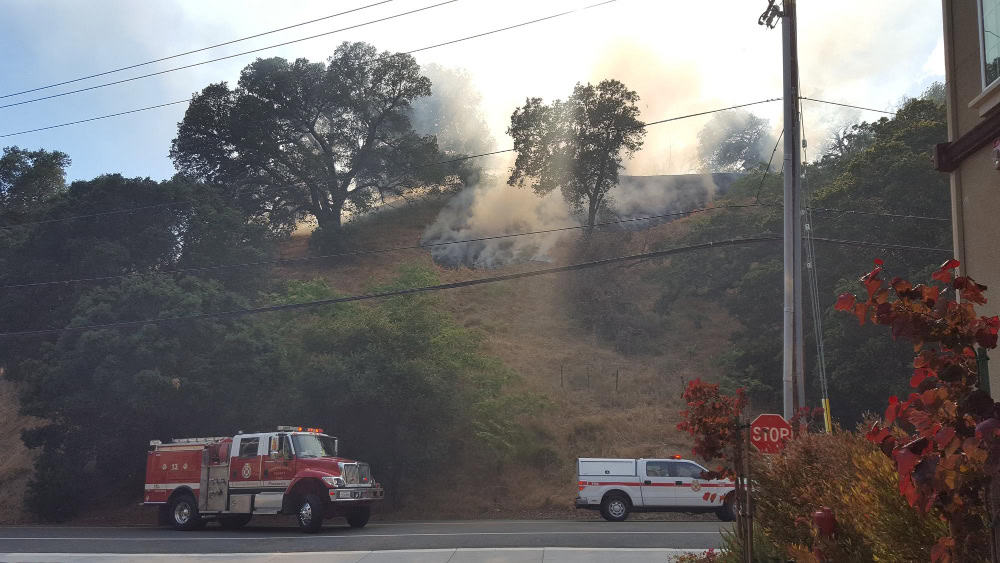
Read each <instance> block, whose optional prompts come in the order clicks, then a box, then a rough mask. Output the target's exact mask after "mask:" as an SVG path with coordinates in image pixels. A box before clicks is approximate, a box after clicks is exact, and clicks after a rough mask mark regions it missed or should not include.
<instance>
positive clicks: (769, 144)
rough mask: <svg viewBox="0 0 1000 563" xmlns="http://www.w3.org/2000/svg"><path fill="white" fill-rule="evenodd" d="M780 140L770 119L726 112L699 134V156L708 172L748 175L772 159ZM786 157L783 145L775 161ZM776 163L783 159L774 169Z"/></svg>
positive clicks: (707, 124)
mask: <svg viewBox="0 0 1000 563" xmlns="http://www.w3.org/2000/svg"><path fill="white" fill-rule="evenodd" d="M777 140H778V134H777V133H775V132H772V130H771V127H770V124H769V123H768V121H767V120H766V119H763V118H760V117H758V116H756V115H754V114H752V113H750V112H748V111H746V110H732V111H724V112H720V113H717V114H715V115H714V116H713V117H712V119H711V120H709V122H708V123H706V124H705V126H704V127H703V128H702V130H701V131H700V132H699V133H698V156H699V158H700V160H701V166H702V168H703V169H705V170H706V171H712V172H747V171H751V170H756V169H758V168H759V167H760V166H761V164H762V163H767V162H768V161H769V160H770V158H771V152H772V151H774V150H775V148H774V147H775V145H776V143H777ZM782 154H783V151H782V150H781V147H780V146H779V147H778V152H776V153H775V159H779V158H780V157H781V155H782ZM774 162H781V160H776V161H772V164H771V166H772V168H773V167H774Z"/></svg>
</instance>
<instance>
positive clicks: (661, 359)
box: [277, 200, 730, 518]
mask: <svg viewBox="0 0 1000 563" xmlns="http://www.w3.org/2000/svg"><path fill="white" fill-rule="evenodd" d="M443 205H444V202H443V201H441V200H431V201H425V202H420V203H415V204H411V205H408V206H406V207H403V208H400V209H397V210H391V211H385V212H382V213H380V214H378V215H376V216H374V217H370V218H366V219H363V220H360V221H357V222H354V223H352V224H351V226H350V227H349V233H350V240H351V246H352V247H356V248H385V247H394V246H409V245H414V244H417V243H418V242H419V241H420V238H421V235H422V233H423V231H424V229H425V228H426V226H427V225H429V224H430V223H431V222H433V221H434V219H435V217H436V216H437V213H438V211H439V210H440V209H441V207H443ZM684 228H685V222H684V221H678V222H674V223H668V224H662V225H658V226H655V227H653V228H651V229H647V230H644V231H639V232H631V233H629V232H620V231H619V232H609V233H597V234H595V235H594V236H595V237H596V238H600V239H602V246H603V247H606V249H605V252H608V251H609V250H610V251H611V252H613V253H621V254H626V253H636V252H642V251H644V250H648V249H649V248H650V247H652V246H653V245H655V244H656V243H658V242H661V241H664V240H669V239H670V238H672V237H673V236H676V235H677V234H678V233H680V232H682V231H683V230H684ZM307 237H308V230H307V229H303V230H300V231H299V232H297V233H295V235H293V237H292V239H291V240H290V241H289V242H288V244H286V245H285V246H284V247H283V249H282V255H283V256H284V257H289V258H291V257H299V256H302V255H304V253H305V252H306V248H307ZM577 237H579V235H578V234H573V235H568V236H566V237H564V238H563V239H562V240H561V241H560V245H559V250H557V252H556V253H554V256H553V258H554V260H553V263H551V264H539V263H534V264H520V265H515V266H509V267H505V268H498V269H492V270H470V269H467V268H459V269H450V268H443V267H440V266H438V265H436V264H435V263H434V262H433V260H432V259H431V256H430V253H429V252H427V251H426V250H422V249H421V250H413V251H405V252H395V253H386V254H375V255H368V256H364V257H357V258H351V259H349V260H347V261H345V262H343V263H340V264H326V265H319V264H317V263H312V264H313V265H311V266H309V267H308V268H300V267H298V266H296V267H295V268H294V269H292V268H286V269H282V270H280V271H278V272H277V273H278V275H280V276H282V277H285V278H289V279H300V280H305V279H314V278H322V279H325V280H327V281H328V282H329V283H330V284H331V285H333V286H334V287H336V288H338V289H340V290H342V291H344V292H347V293H354V292H360V291H363V290H364V289H365V288H366V287H370V286H371V285H375V284H378V283H381V282H384V281H387V280H389V279H391V278H392V276H393V275H394V274H395V272H396V270H397V268H398V267H399V266H401V265H402V264H404V263H410V264H413V263H416V264H421V265H424V266H426V267H430V268H434V269H435V270H436V271H437V273H438V274H439V276H440V277H441V279H442V281H443V282H451V281H460V280H467V279H475V278H479V277H486V276H491V275H498V274H503V273H510V272H517V271H528V270H533V269H537V268H540V267H549V266H552V265H560V264H565V263H570V262H571V261H572V259H571V258H570V256H569V254H570V252H569V250H568V248H569V247H571V246H572V244H573V242H574V240H575V239H576V238H577ZM657 266H659V264H657ZM649 267H650V265H649V264H645V265H643V264H640V265H633V266H632V267H626V268H623V269H622V270H621V271H622V272H625V274H624V275H625V276H626V277H625V280H624V281H625V282H626V283H625V284H624V285H625V286H626V287H627V293H628V295H630V296H631V298H632V299H633V300H634V302H635V303H636V304H638V305H639V306H640V307H641V308H643V309H646V310H648V309H649V308H651V307H652V306H653V303H654V301H655V300H656V297H657V295H658V294H657V292H656V289H655V287H654V286H653V285H652V284H650V282H648V281H647V280H645V279H644V274H645V273H646V272H647V271H648V269H649ZM574 275H579V274H574V273H566V274H553V275H546V276H539V277H534V278H529V279H523V280H513V281H504V282H499V283H495V284H489V285H482V286H476V287H470V288H460V289H454V290H448V291H442V292H440V293H438V297H439V298H440V300H441V301H442V303H443V305H444V306H445V307H446V308H447V309H448V310H449V311H450V312H451V314H452V315H454V317H455V318H456V319H457V320H458V321H459V322H460V323H461V324H462V325H463V326H465V327H467V328H471V329H475V330H478V331H481V332H482V333H484V334H485V335H486V347H487V350H488V352H490V353H491V354H493V355H495V356H497V357H499V358H501V359H502V360H503V361H504V363H505V364H506V365H507V366H509V367H510V368H512V369H514V370H515V371H516V372H517V373H518V375H519V376H520V379H519V381H518V383H517V384H516V385H515V386H513V387H512V388H511V389H509V390H508V391H509V392H519V391H530V392H533V393H537V394H538V395H540V396H542V397H544V398H545V399H546V400H547V401H548V403H549V405H548V406H547V407H546V408H545V409H544V411H543V412H542V413H540V414H538V415H537V416H535V417H534V418H533V419H532V420H530V421H528V425H529V427H530V428H531V430H532V432H533V433H534V434H535V435H536V437H537V443H538V445H537V448H536V449H535V450H534V452H533V454H531V455H530V456H528V457H527V458H526V459H518V460H515V461H514V462H513V463H511V464H509V465H506V466H504V467H503V468H502V470H501V471H500V474H499V475H498V478H497V480H496V481H495V482H494V487H493V489H492V491H491V493H490V494H489V495H484V494H483V491H482V486H483V480H482V478H481V477H482V475H481V474H482V468H463V469H466V470H458V471H456V472H455V474H446V475H443V479H442V483H441V485H445V484H447V486H440V487H438V486H437V484H431V485H429V486H430V488H432V489H434V491H435V494H434V495H433V496H430V497H426V498H432V499H434V500H432V501H430V502H431V503H432V505H431V506H427V505H426V504H425V505H424V506H421V507H420V509H419V511H418V510H416V509H414V510H413V512H412V513H410V512H407V511H404V513H403V514H401V515H400V516H404V517H405V516H407V515H412V516H417V515H419V516H421V517H427V516H428V515H429V514H433V515H434V516H436V517H441V518H448V517H484V516H489V515H495V516H507V517H511V516H526V515H535V516H537V515H544V514H550V513H553V512H569V511H571V510H572V502H573V498H574V497H575V491H576V489H575V483H574V475H575V473H574V460H575V458H576V457H587V456H622V457H641V456H646V457H652V456H665V455H672V454H675V453H681V454H687V453H688V452H689V449H690V448H689V446H688V445H686V439H685V437H684V436H682V435H680V434H679V433H678V432H677V431H676V430H675V425H676V423H677V421H678V418H677V412H678V410H679V407H680V405H681V404H682V403H681V400H680V394H681V392H682V389H683V386H684V385H685V382H686V381H688V380H691V379H694V378H696V377H708V378H710V379H713V378H714V370H715V369H716V368H715V367H714V365H713V360H712V358H713V349H712V348H711V347H712V346H717V345H718V344H717V343H720V342H725V340H726V338H727V337H728V334H729V330H730V329H728V328H727V326H729V324H728V323H726V322H723V321H724V320H725V319H724V313H723V312H722V310H721V308H716V307H714V306H713V305H712V304H709V303H695V302H692V303H690V307H691V309H690V310H688V311H680V312H675V313H674V314H673V318H671V319H670V326H671V327H672V330H671V331H670V332H668V334H666V335H665V337H664V338H663V341H662V344H661V345H660V346H658V347H657V352H658V353H656V354H642V355H623V354H620V353H618V352H616V351H615V350H614V348H613V346H610V345H609V344H607V343H603V342H602V341H601V339H600V338H599V337H598V336H597V335H595V334H594V333H593V332H591V331H588V330H587V329H585V328H584V327H582V326H581V324H580V323H579V322H578V321H577V320H576V319H575V318H574V315H572V314H571V310H570V307H572V304H571V303H570V299H569V296H568V295H567V294H566V287H567V283H568V276H574ZM619 282H621V279H619ZM695 311H697V312H696V313H695ZM699 316H700V317H702V319H699V318H698V317H699ZM710 343H713V344H710ZM616 380H617V389H616ZM442 491H444V492H442ZM514 491H516V494H514Z"/></svg>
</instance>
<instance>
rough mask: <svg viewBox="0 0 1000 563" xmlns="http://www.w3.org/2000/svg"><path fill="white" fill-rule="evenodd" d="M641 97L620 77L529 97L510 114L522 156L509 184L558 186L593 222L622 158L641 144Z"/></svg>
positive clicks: (548, 188)
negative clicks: (552, 96)
mask: <svg viewBox="0 0 1000 563" xmlns="http://www.w3.org/2000/svg"><path fill="white" fill-rule="evenodd" d="M638 101H639V95H638V94H636V93H635V92H634V91H633V90H629V89H628V88H627V87H626V86H625V85H624V84H622V83H621V82H619V81H617V80H602V81H601V82H600V83H598V84H597V86H593V85H591V84H587V85H586V86H583V85H581V84H577V85H576V86H575V87H574V88H573V93H572V94H571V95H570V97H569V98H568V99H566V101H562V100H555V101H554V102H552V103H551V104H549V105H546V104H544V103H543V102H542V99H541V98H528V99H527V100H526V101H525V103H524V106H522V107H519V108H517V109H515V110H514V113H513V114H512V115H511V116H510V127H509V128H508V129H507V133H508V134H509V135H510V136H511V137H513V138H514V150H515V151H516V152H517V160H516V161H515V163H514V169H513V171H512V172H511V175H510V178H509V180H508V183H509V184H510V185H512V186H519V187H523V186H530V187H531V188H532V189H534V190H535V192H536V193H539V194H547V193H549V192H551V191H553V190H555V189H556V188H558V189H560V190H561V191H562V195H563V197H564V198H565V199H566V201H567V202H568V203H569V204H570V207H571V208H572V209H573V210H574V211H575V212H577V213H582V214H584V215H585V216H586V221H587V224H588V225H590V226H593V225H594V223H595V222H596V221H597V217H598V213H600V212H601V211H603V210H604V209H606V208H607V207H608V205H609V202H608V191H610V190H611V188H613V187H614V186H615V185H617V184H618V174H619V172H620V171H621V169H622V161H623V160H624V159H626V158H631V157H632V155H633V154H635V152H636V151H638V150H639V149H640V148H641V147H642V143H643V137H644V136H645V134H646V130H645V124H644V123H643V122H642V121H640V120H639V107H638V105H637V103H638Z"/></svg>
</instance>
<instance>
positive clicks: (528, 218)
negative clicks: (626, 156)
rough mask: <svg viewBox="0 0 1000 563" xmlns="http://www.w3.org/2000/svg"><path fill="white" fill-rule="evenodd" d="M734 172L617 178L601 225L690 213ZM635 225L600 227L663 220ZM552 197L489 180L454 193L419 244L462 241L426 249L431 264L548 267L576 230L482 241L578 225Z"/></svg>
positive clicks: (729, 181) (723, 188)
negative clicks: (545, 264)
mask: <svg viewBox="0 0 1000 563" xmlns="http://www.w3.org/2000/svg"><path fill="white" fill-rule="evenodd" d="M737 178H739V174H682V175H674V176H622V177H621V178H620V181H619V184H618V185H617V186H615V187H614V188H612V190H611V191H610V192H609V196H610V198H609V201H610V205H611V207H610V208H609V210H608V213H606V214H604V216H603V217H602V218H601V221H609V222H612V221H615V220H616V219H634V218H637V217H646V216H654V215H664V214H671V213H676V212H682V211H690V210H692V209H696V208H699V207H704V206H705V205H707V204H708V203H710V202H711V201H712V200H713V199H714V198H715V197H716V196H717V195H721V194H722V193H724V192H725V191H726V190H727V189H728V188H729V186H730V185H731V184H732V183H733V182H734V181H735V180H736V179H737ZM670 220H672V218H669V217H668V218H663V219H659V220H654V221H634V222H626V223H622V224H620V225H618V224H612V225H607V226H604V227H602V228H604V229H623V230H640V229H645V228H649V227H651V226H653V225H656V224H660V223H663V222H666V221H670ZM582 224H583V221H582V217H578V216H574V214H573V213H571V211H570V209H569V206H568V205H567V204H566V201H565V200H564V199H563V197H562V195H561V194H560V193H559V191H558V190H557V191H554V192H552V193H550V194H548V195H546V196H544V197H539V196H538V195H536V194H535V193H534V192H532V191H531V190H528V189H522V188H514V187H511V186H508V185H507V184H506V183H504V182H503V181H502V180H500V179H499V178H496V177H488V178H487V179H485V180H484V181H482V182H480V183H479V184H476V185H474V186H471V187H468V188H466V189H464V190H462V191H461V192H459V193H458V194H457V195H456V196H455V197H453V198H452V199H451V201H449V202H448V204H447V205H446V206H445V207H444V209H442V210H441V212H440V213H439V214H438V217H437V220H436V221H435V222H434V223H433V224H432V225H431V226H430V227H428V228H427V230H426V231H424V235H423V237H422V240H421V242H422V243H423V244H436V243H448V242H454V241H461V240H470V239H483V238H487V240H475V242H468V243H458V244H445V245H441V246H434V247H432V248H431V255H432V257H433V258H434V261H435V262H437V263H438V264H441V265H443V266H447V267H451V268H457V267H462V266H464V267H469V268H499V267H503V266H507V265H511V264H518V263H525V262H550V261H551V260H552V253H553V249H554V248H555V247H556V246H557V245H559V244H560V243H561V242H563V241H564V239H566V238H568V237H573V236H577V234H575V233H577V231H572V230H571V231H562V232H556V233H545V234H536V235H526V236H516V237H505V238H489V237H496V236H502V235H509V234H514V233H523V232H532V231H540V230H548V229H558V228H562V227H572V226H579V225H582Z"/></svg>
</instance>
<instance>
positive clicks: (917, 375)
mask: <svg viewBox="0 0 1000 563" xmlns="http://www.w3.org/2000/svg"><path fill="white" fill-rule="evenodd" d="M935 375H937V374H936V373H935V372H934V370H932V369H928V368H917V369H915V370H913V377H911V378H910V387H913V388H917V387H920V384H921V383H923V381H924V380H925V379H927V378H928V377H934V376H935Z"/></svg>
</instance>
